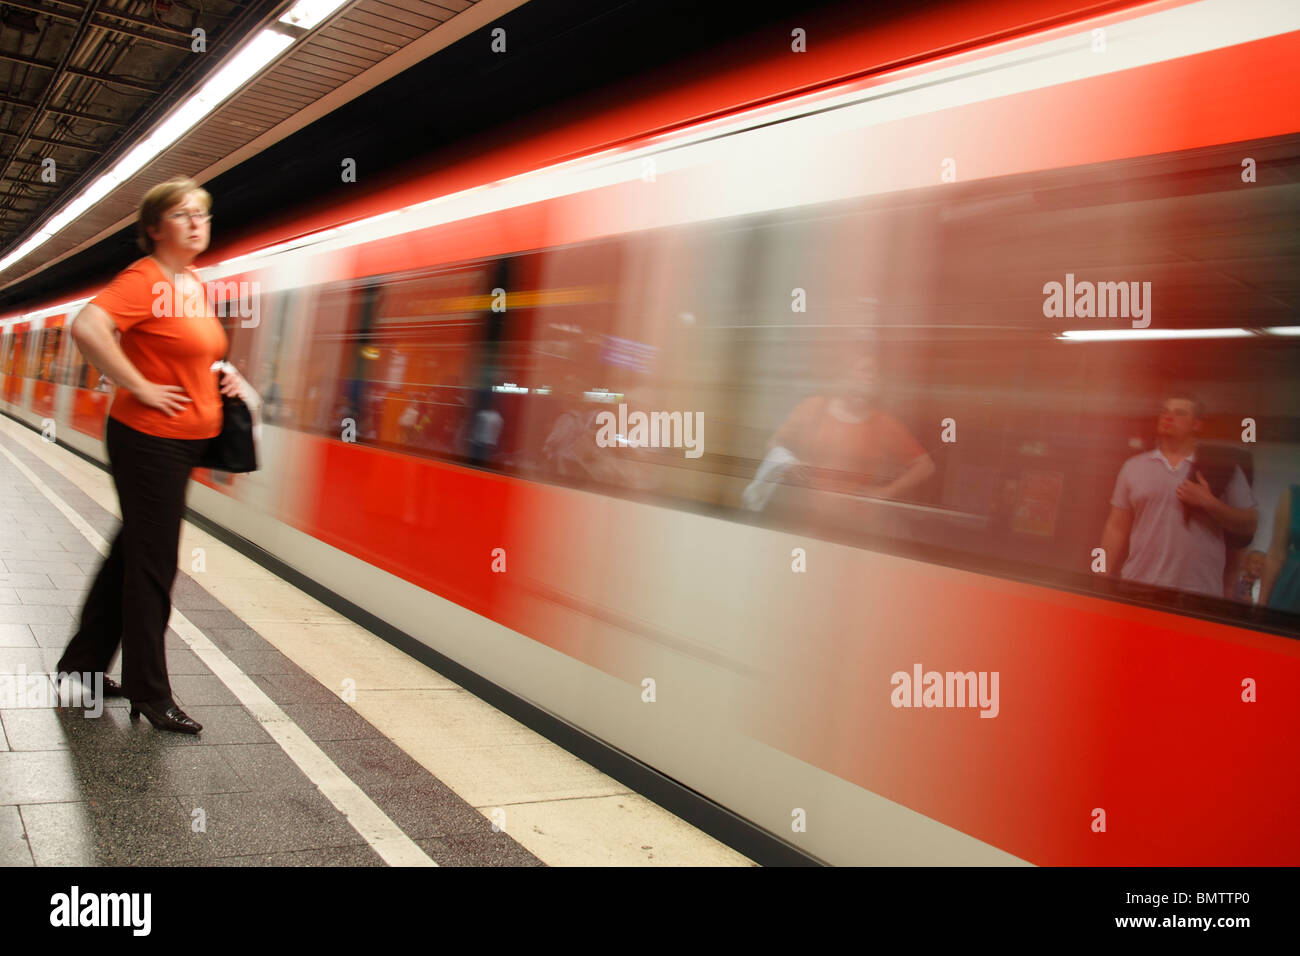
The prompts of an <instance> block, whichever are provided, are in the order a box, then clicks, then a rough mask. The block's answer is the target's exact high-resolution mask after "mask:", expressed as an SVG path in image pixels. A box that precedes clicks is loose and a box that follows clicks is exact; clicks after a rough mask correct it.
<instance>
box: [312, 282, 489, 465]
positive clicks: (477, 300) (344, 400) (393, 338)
mask: <svg viewBox="0 0 1300 956" xmlns="http://www.w3.org/2000/svg"><path fill="white" fill-rule="evenodd" d="M491 268H492V267H491V264H487V263H475V264H468V265H457V266H451V267H446V268H443V269H438V270H432V271H427V272H420V273H415V274H407V275H398V276H388V277H384V278H383V279H377V280H374V281H371V282H368V283H365V284H355V283H345V284H339V285H337V286H332V287H327V288H326V289H324V290H323V291H322V292H321V293H320V295H319V305H318V307H317V309H316V310H315V334H314V336H313V339H312V345H311V350H310V353H309V356H308V362H307V370H308V372H307V378H306V380H305V382H304V397H303V409H304V410H303V420H304V421H305V424H304V425H302V427H304V428H306V429H307V430H311V431H317V432H320V433H322V434H327V435H332V436H334V437H338V436H339V435H340V434H341V431H342V428H343V423H344V421H345V420H348V419H351V420H352V422H353V423H354V427H355V429H356V438H357V440H359V441H365V442H367V443H371V444H377V445H382V446H387V447H394V448H400V449H404V450H408V451H413V452H416V453H420V454H433V455H440V456H455V457H459V456H462V455H464V454H465V451H464V450H465V448H466V445H467V443H468V440H469V422H470V419H471V413H472V410H473V407H474V396H475V392H476V382H475V375H476V373H477V369H478V366H479V360H478V352H479V351H480V349H481V345H482V330H483V328H484V324H485V319H484V314H485V313H486V312H488V311H489V310H490V306H491V297H490V288H491V287H490V286H489V284H488V282H489V278H490V271H491Z"/></svg>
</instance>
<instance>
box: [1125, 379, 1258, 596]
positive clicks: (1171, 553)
mask: <svg viewBox="0 0 1300 956" xmlns="http://www.w3.org/2000/svg"><path fill="white" fill-rule="evenodd" d="M1203 414H1204V409H1203V407H1202V405H1201V403H1200V402H1199V401H1197V400H1196V399H1195V398H1190V397H1187V398H1184V397H1171V398H1167V399H1166V400H1165V402H1164V407H1163V410H1162V411H1161V413H1160V417H1159V419H1158V420H1157V423H1156V435H1157V440H1156V448H1155V450H1154V451H1148V452H1143V453H1142V454H1140V455H1134V456H1133V457H1132V458H1130V459H1129V460H1128V461H1126V462H1124V465H1123V467H1122V468H1120V470H1119V478H1118V479H1117V480H1116V482H1115V492H1114V494H1112V495H1111V499H1110V504H1111V509H1110V517H1109V518H1107V519H1106V527H1105V529H1104V530H1103V531H1102V536H1101V546H1102V548H1104V549H1105V551H1106V569H1107V573H1108V574H1113V573H1114V571H1115V569H1116V568H1121V570H1120V577H1122V578H1123V579H1124V580H1126V581H1140V582H1142V583H1144V584H1156V585H1160V586H1161V587H1167V588H1177V589H1179V590H1182V591H1197V592H1199V593H1202V594H1209V595H1213V596H1214V597H1224V582H1223V571H1224V565H1225V563H1226V559H1227V552H1226V549H1225V546H1224V534H1225V533H1227V534H1231V535H1234V536H1241V537H1244V538H1247V539H1249V538H1251V537H1253V536H1254V534H1255V525H1256V522H1257V521H1258V520H1259V513H1258V511H1257V510H1256V507H1257V503H1256V501H1255V496H1254V494H1253V493H1252V492H1251V490H1250V485H1249V483H1247V481H1246V476H1245V475H1243V474H1242V472H1241V469H1240V468H1239V467H1235V466H1234V467H1233V469H1232V475H1231V477H1230V478H1229V480H1228V482H1227V484H1226V486H1225V487H1224V489H1223V491H1222V493H1221V495H1219V496H1216V495H1215V494H1214V492H1213V491H1211V490H1210V485H1209V483H1208V482H1207V481H1206V480H1205V476H1204V475H1203V474H1202V473H1201V472H1200V471H1199V470H1198V468H1197V465H1196V437H1197V435H1198V434H1199V433H1200V430H1201V418H1202V416H1203Z"/></svg>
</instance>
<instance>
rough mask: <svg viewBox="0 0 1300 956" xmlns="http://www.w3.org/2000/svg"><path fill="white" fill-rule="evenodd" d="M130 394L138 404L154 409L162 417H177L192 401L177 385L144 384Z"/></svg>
mask: <svg viewBox="0 0 1300 956" xmlns="http://www.w3.org/2000/svg"><path fill="white" fill-rule="evenodd" d="M131 394H133V395H134V396H135V398H136V401H138V402H140V404H142V405H148V406H149V407H150V408H156V409H158V410H159V411H160V412H162V413H163V414H164V415H177V414H179V413H181V412H183V411H185V406H186V405H188V404H191V403H192V402H193V401H194V400H193V399H192V398H189V397H188V396H187V395H186V394H185V389H183V388H181V386H179V385H159V384H157V383H155V382H145V383H144V385H142V386H140V387H139V388H137V389H136V390H135V391H134V392H132V393H131Z"/></svg>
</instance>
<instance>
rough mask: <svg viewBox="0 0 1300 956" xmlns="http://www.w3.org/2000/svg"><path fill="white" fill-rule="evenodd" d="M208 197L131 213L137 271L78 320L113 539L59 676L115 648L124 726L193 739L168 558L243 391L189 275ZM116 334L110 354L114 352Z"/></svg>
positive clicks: (189, 185)
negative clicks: (111, 499)
mask: <svg viewBox="0 0 1300 956" xmlns="http://www.w3.org/2000/svg"><path fill="white" fill-rule="evenodd" d="M211 204H212V197H211V196H209V195H208V193H207V192H206V191H205V190H203V189H201V188H199V186H198V184H197V183H195V182H194V181H193V180H189V179H174V180H171V181H169V182H165V183H161V184H160V185H158V186H155V187H154V188H153V189H151V190H149V192H148V194H147V195H146V196H145V197H144V200H143V201H142V202H141V203H140V216H139V221H138V222H137V232H138V235H139V238H138V242H139V245H140V248H141V249H143V250H144V252H145V253H146V256H145V257H144V258H142V259H138V260H136V261H135V262H134V263H132V264H131V265H130V266H129V267H128V268H127V269H126V270H124V271H123V272H121V273H119V274H118V276H117V277H116V278H115V279H114V280H113V281H112V282H111V283H110V284H109V285H108V287H107V288H105V289H104V291H103V292H101V293H100V294H99V295H98V296H96V297H95V298H94V299H92V300H91V301H90V304H89V305H87V306H86V307H85V308H84V309H82V311H81V313H80V314H79V315H78V316H77V318H76V322H75V323H74V324H73V327H72V335H73V338H74V339H75V340H76V342H77V345H78V347H79V348H80V349H81V351H82V354H84V355H85V356H86V358H87V359H89V360H90V362H91V363H92V364H93V365H94V366H95V367H96V368H98V369H100V370H101V371H102V372H103V373H104V374H105V375H107V376H108V377H109V378H110V379H112V380H113V381H114V382H115V383H116V384H117V386H118V389H117V395H116V396H115V398H114V399H113V404H112V407H111V408H110V409H109V413H108V415H109V417H108V422H107V425H106V426H105V432H104V442H105V445H106V446H107V449H108V459H109V465H110V467H111V468H112V472H113V484H114V486H115V487H116V488H117V496H118V501H119V502H120V504H121V510H122V527H121V528H120V529H119V530H118V533H117V536H116V537H115V538H114V539H113V547H112V550H111V551H110V552H109V555H108V557H107V558H106V559H105V560H104V563H103V565H102V566H101V567H100V569H99V573H98V575H97V576H96V578H95V583H94V584H93V585H92V586H91V589H90V594H89V596H88V597H87V598H86V604H85V607H84V608H83V609H82V612H81V625H80V627H79V628H78V630H77V633H76V634H75V635H73V638H72V640H71V642H70V643H69V644H68V647H67V649H66V650H65V651H64V652H63V657H62V659H61V660H60V661H59V667H58V669H59V671H60V672H63V673H76V672H81V673H98V672H103V671H105V670H106V669H107V668H108V666H109V664H110V662H111V661H112V659H113V655H114V654H116V652H117V648H118V645H119V643H120V644H121V647H122V684H121V686H120V687H119V686H118V685H117V684H116V683H115V682H113V681H111V680H109V679H108V678H107V677H105V679H104V695H105V696H106V697H108V696H125V697H128V698H129V699H130V701H131V716H132V717H136V716H137V715H138V714H144V715H145V717H147V718H148V719H149V721H150V722H151V723H152V724H153V725H154V726H155V727H159V728H161V729H163V730H173V731H177V732H179V733H187V734H197V733H198V732H199V731H200V730H202V729H203V728H202V726H201V725H199V724H198V723H197V722H196V721H194V720H193V719H191V718H190V717H189V716H188V715H187V714H186V713H185V712H184V711H182V710H181V709H180V708H179V707H177V706H176V703H175V701H173V700H172V693H171V684H170V682H169V681H168V679H167V657H166V651H165V648H164V640H163V638H164V635H165V634H166V632H167V619H168V617H169V616H170V615H171V589H172V584H173V582H174V581H175V579H176V564H177V551H178V549H179V547H180V530H181V521H182V519H183V517H184V514H185V494H186V491H187V489H188V487H189V478H190V470H191V469H192V468H193V467H194V466H195V464H196V463H197V462H198V460H199V457H200V456H201V455H202V454H203V451H204V449H205V448H206V447H207V444H208V441H209V440H210V439H212V438H214V437H215V436H216V435H218V434H219V433H220V432H221V421H222V404H221V395H222V394H226V395H235V396H240V397H243V396H244V395H245V394H246V392H245V384H244V380H243V377H242V376H240V375H239V373H238V372H234V371H233V368H232V367H231V366H229V365H227V366H226V367H225V368H226V369H229V370H230V371H227V370H223V371H222V372H221V382H220V385H218V382H217V373H215V372H213V371H212V365H213V363H214V362H217V361H220V360H221V359H222V358H223V357H224V356H225V354H226V348H227V339H226V333H225V330H223V329H222V327H221V322H220V320H219V319H218V318H217V317H216V316H215V315H213V314H212V311H211V309H210V308H209V304H208V302H207V297H206V295H205V293H204V287H203V283H202V280H200V279H199V277H198V274H197V273H196V272H195V271H194V270H193V268H191V265H190V264H191V263H192V262H193V261H194V259H195V258H196V257H197V256H198V255H199V254H200V253H202V252H203V251H204V250H205V249H207V247H208V222H209V220H210V219H211V216H210V214H209V210H210V208H211ZM114 330H116V331H118V332H120V333H121V344H120V345H119V344H118V342H117V341H116V340H115V338H114V335H113V333H114Z"/></svg>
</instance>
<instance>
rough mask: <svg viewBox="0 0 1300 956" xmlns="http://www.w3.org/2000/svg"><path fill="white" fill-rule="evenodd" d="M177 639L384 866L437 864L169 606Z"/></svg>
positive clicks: (58, 502)
mask: <svg viewBox="0 0 1300 956" xmlns="http://www.w3.org/2000/svg"><path fill="white" fill-rule="evenodd" d="M0 452H4V454H5V456H6V457H8V459H9V460H10V461H12V462H13V463H14V465H15V466H16V467H17V468H18V470H19V471H20V472H21V473H22V475H23V477H25V478H26V479H27V480H28V481H30V482H31V483H32V484H33V485H34V486H35V487H36V489H37V490H38V491H40V493H41V494H43V495H44V496H45V497H46V498H48V499H49V500H50V502H51V503H52V504H53V505H54V507H56V508H58V509H59V511H61V512H62V513H63V516H64V517H65V518H67V519H68V520H69V521H71V522H72V524H73V527H75V528H76V529H77V530H78V531H80V532H81V534H82V536H83V537H84V538H85V539H86V540H87V541H89V542H90V543H91V544H92V545H93V546H94V547H95V549H96V550H97V551H99V553H100V554H103V555H107V554H108V550H109V544H108V542H107V541H105V540H104V538H103V537H102V536H101V535H100V534H99V532H97V531H96V530H95V529H94V528H92V527H91V526H90V525H89V524H88V523H87V522H86V520H85V519H84V518H82V517H81V515H79V514H78V513H77V512H76V511H74V510H73V509H72V507H71V506H70V505H68V503H67V502H65V501H64V500H63V499H62V498H60V497H59V496H58V495H57V494H55V493H54V492H53V491H52V490H50V488H49V487H48V486H47V485H46V484H45V483H44V482H43V481H41V479H40V478H38V477H37V476H36V474H35V473H34V472H33V471H32V470H31V469H30V468H28V467H27V466H26V465H24V464H23V463H22V462H21V461H19V460H18V458H17V456H15V455H14V453H13V452H11V451H10V450H9V449H8V447H6V446H5V445H3V444H0ZM167 623H168V624H169V625H170V626H171V627H172V629H173V630H175V631H176V633H177V634H179V635H180V636H181V640H183V641H185V643H186V644H188V645H189V646H190V649H191V650H192V651H194V653H195V654H197V655H198V656H199V660H201V661H203V663H204V664H206V665H207V666H208V668H209V669H211V671H212V673H213V674H215V675H216V676H217V677H218V678H220V679H221V682H222V683H223V684H225V685H226V686H227V687H228V688H230V692H231V693H233V694H234V695H235V696H236V697H237V698H238V699H239V702H240V703H241V704H243V706H244V707H245V708H246V709H247V710H248V712H249V713H250V714H252V716H253V719H254V720H256V721H257V722H258V723H259V724H260V725H261V726H262V727H263V729H265V730H266V732H267V733H268V734H270V735H271V738H272V739H273V740H274V741H275V742H276V743H277V744H279V745H280V749H281V750H283V751H284V752H285V753H286V754H288V755H289V759H290V760H292V761H293V762H294V763H296V764H297V765H298V767H299V769H301V770H302V772H303V773H305V774H306V775H307V779H309V780H310V781H311V782H312V783H314V784H315V785H316V789H318V790H319V791H320V792H321V793H323V794H324V795H325V797H326V798H327V799H328V800H329V802H330V803H332V804H334V806H335V807H336V808H337V809H338V811H339V813H341V814H343V816H344V817H345V818H346V819H347V821H348V823H349V824H350V825H351V826H352V829H354V830H356V831H357V833H359V834H360V835H361V837H362V839H364V840H365V841H366V843H367V844H368V845H369V846H370V848H371V849H372V850H374V851H375V852H376V853H378V854H379V856H380V857H381V858H382V859H383V860H384V862H385V863H387V864H388V865H389V866H437V865H438V864H437V863H435V862H434V861H433V860H432V859H430V858H429V855H428V854H426V853H425V852H424V851H423V850H422V849H420V847H419V845H418V844H417V843H416V842H415V841H414V840H412V839H411V838H410V837H408V836H407V835H406V834H405V833H403V832H402V829H401V827H399V826H398V825H397V824H396V823H394V822H393V821H392V820H391V819H390V818H389V816H388V815H387V814H386V813H384V811H383V810H381V809H379V807H378V806H377V805H376V804H375V802H374V801H373V800H371V799H370V798H369V797H368V796H366V793H365V791H364V790H362V789H361V788H360V787H358V786H357V785H356V783H354V782H353V781H352V778H350V777H349V776H348V775H347V774H345V773H344V772H343V771H342V770H340V769H339V767H338V765H337V764H336V763H334V761H332V760H330V758H329V757H328V756H326V754H325V752H324V751H323V750H321V749H320V747H318V746H316V742H315V741H313V740H312V739H311V738H310V737H309V736H307V734H306V732H304V731H303V729H302V728H301V727H299V726H298V725H297V724H295V723H294V722H293V721H292V720H290V719H289V715H288V714H286V713H285V712H284V711H283V710H281V709H280V707H279V705H278V704H276V702H275V701H273V700H271V698H270V697H268V696H267V695H266V693H265V692H264V691H263V690H262V688H260V687H258V686H257V684H255V683H254V682H253V679H252V678H251V677H249V676H248V675H247V674H245V673H244V672H243V671H241V670H240V669H239V668H238V667H236V666H235V664H234V662H233V661H231V660H230V658H228V657H227V656H226V655H225V654H223V653H222V652H221V649H220V648H219V647H217V646H216V645H215V644H213V643H212V641H210V640H208V638H207V636H206V635H205V634H204V633H203V632H202V631H200V630H199V629H198V628H197V627H195V626H194V624H192V623H191V622H190V620H189V619H188V618H186V617H185V615H184V614H182V613H181V612H180V611H179V610H177V609H176V608H175V607H173V608H172V615H171V618H170V620H169V621H168V622H167Z"/></svg>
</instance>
